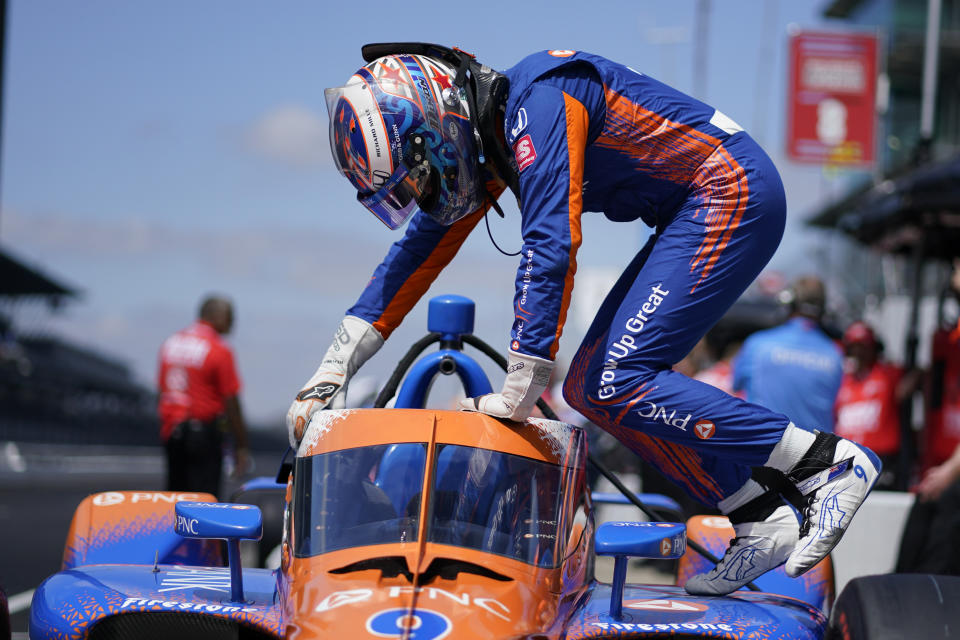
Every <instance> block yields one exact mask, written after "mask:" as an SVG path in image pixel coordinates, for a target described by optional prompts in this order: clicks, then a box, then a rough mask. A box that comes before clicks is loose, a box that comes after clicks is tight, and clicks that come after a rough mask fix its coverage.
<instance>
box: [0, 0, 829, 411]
mask: <svg viewBox="0 0 960 640" xmlns="http://www.w3.org/2000/svg"><path fill="white" fill-rule="evenodd" d="M703 4H707V5H708V6H709V11H708V20H707V29H706V35H705V37H700V36H698V34H697V33H696V28H695V10H696V8H697V7H698V6H702V5H703ZM823 5H824V3H823V2H814V1H809V2H808V1H804V2H794V1H793V0H768V1H766V2H764V1H763V0H724V1H722V2H718V1H716V0H713V2H708V3H703V2H698V1H697V0H673V1H672V2H660V1H653V0H631V1H610V2H600V3H594V4H592V5H590V9H589V10H587V8H586V5H584V4H583V3H582V2H577V3H574V2H567V1H566V0H553V1H550V2H523V3H519V2H503V1H501V0H488V1H485V2H483V3H472V2H471V3H449V2H444V3H439V2H410V3H407V4H402V3H399V2H389V3H387V2H380V1H376V0H368V1H367V2H364V3H360V4H355V3H332V2H319V1H318V2H308V1H305V0H288V1H286V2H282V3H269V2H253V1H252V0H229V1H228V0H207V1H205V2H196V1H194V0H165V1H164V2H152V3H147V2H129V1H128V0H87V1H85V2H67V1H65V0H58V1H54V0H8V11H9V14H8V18H7V51H6V55H7V60H6V84H5V94H4V113H3V118H4V122H3V138H2V165H0V167H2V168H0V171H2V173H0V247H3V248H4V249H6V250H8V251H10V252H11V253H12V254H13V255H15V256H16V257H18V258H19V259H21V260H23V261H24V262H26V263H27V264H29V265H31V266H32V267H34V268H37V269H40V270H41V271H43V272H45V273H47V274H48V275H50V276H52V277H54V279H57V280H59V281H62V282H64V283H65V284H67V285H69V286H72V287H75V288H77V289H79V290H80V291H81V295H80V297H79V298H78V299H77V300H75V301H73V302H71V303H70V304H68V305H66V306H65V307H64V308H62V309H61V310H60V311H59V312H58V314H57V315H56V317H55V318H54V319H52V320H50V321H49V322H48V323H47V324H45V327H44V330H50V331H54V332H56V333H58V334H60V335H63V336H66V337H67V338H69V339H70V340H73V341H76V342H78V343H79V344H81V345H84V346H88V347H91V348H94V349H96V350H97V351H99V352H102V353H105V354H107V355H109V356H110V357H112V358H114V359H116V360H118V361H121V362H123V363H125V364H127V365H129V367H130V368H131V370H132V371H133V374H134V375H135V377H136V378H137V379H138V380H139V381H141V382H142V383H144V384H146V385H153V384H154V376H155V368H156V352H157V348H158V347H159V345H160V343H161V342H162V341H163V339H164V338H165V337H166V336H167V335H169V334H170V333H172V332H174V331H176V330H178V329H180V328H182V327H184V326H186V325H188V324H190V323H191V322H192V320H193V318H194V316H195V313H196V308H197V305H198V302H199V300H200V299H201V298H202V297H203V296H204V295H205V294H207V293H210V292H219V293H223V294H226V295H228V296H229V297H231V298H232V299H233V301H234V304H235V307H236V318H237V322H236V326H235V329H234V332H233V333H232V334H231V336H230V338H229V339H230V342H231V344H232V345H233V347H234V349H235V352H236V356H237V361H238V364H239V368H240V375H241V377H242V379H243V382H244V389H243V392H242V395H241V400H242V403H243V406H244V409H245V412H246V414H247V417H248V419H249V420H250V422H251V423H254V424H257V425H271V426H273V425H279V424H280V423H281V421H282V416H283V415H284V413H285V412H286V409H287V407H288V405H289V402H290V400H291V399H292V397H293V395H294V394H295V393H296V392H297V391H298V390H299V389H300V387H301V386H302V384H303V383H304V382H305V381H306V380H307V378H308V377H309V376H310V375H311V374H312V373H313V371H314V370H315V368H316V366H317V365H318V364H319V361H320V359H321V357H322V355H323V353H324V351H325V350H326V348H327V346H328V345H329V342H330V339H331V337H332V335H333V332H334V330H335V329H336V326H337V323H338V322H339V319H340V318H341V317H342V315H343V313H344V311H345V310H346V309H347V308H348V307H350V305H351V304H352V303H353V302H354V300H355V299H356V298H357V296H358V295H359V294H360V291H361V289H362V287H363V286H364V284H365V283H366V281H367V280H368V279H369V277H370V274H371V273H372V272H373V269H374V268H375V267H376V265H377V263H378V262H379V261H380V259H382V257H383V256H384V255H385V253H386V251H387V248H388V247H389V245H390V243H392V242H393V241H395V240H397V239H398V237H399V233H400V232H391V231H390V230H388V229H387V228H386V227H385V226H383V224H381V223H380V222H379V221H378V220H376V219H375V218H374V217H373V216H372V215H371V214H370V213H368V212H367V211H366V210H365V209H364V208H363V207H362V206H361V205H359V204H358V203H357V202H356V200H355V192H353V191H352V188H351V187H350V185H349V183H348V182H347V181H346V179H344V178H343V177H342V176H340V175H339V174H338V173H337V172H336V169H335V168H334V167H333V163H332V161H331V159H330V152H329V145H328V142H327V114H326V106H325V103H324V99H323V90H324V88H326V87H332V86H339V85H342V84H344V83H345V81H346V80H347V79H348V78H349V77H350V75H351V74H352V73H353V72H354V71H355V70H356V69H357V68H359V67H360V66H361V65H362V64H363V61H362V58H361V57H360V47H361V45H362V44H364V43H367V42H384V41H432V42H439V43H444V44H450V45H455V46H459V47H460V48H462V49H464V50H466V51H470V52H473V53H475V54H476V55H477V56H478V58H479V59H480V60H482V61H483V62H485V63H486V64H488V65H490V66H492V67H494V68H500V69H504V68H507V67H509V66H511V65H513V64H514V63H515V62H517V61H518V60H520V59H521V58H523V57H524V56H525V55H527V54H529V53H532V52H534V51H537V50H542V49H574V50H585V51H590V52H593V53H598V54H601V55H604V56H606V57H608V58H611V59H613V60H616V61H618V62H622V63H625V64H628V65H629V66H631V67H633V68H634V69H636V70H638V71H641V72H643V73H647V74H649V75H651V76H653V77H656V78H657V79H659V80H662V81H664V82H667V83H668V84H671V85H673V86H674V87H676V88H678V89H680V90H681V91H685V92H688V93H692V94H694V95H696V97H698V98H700V99H701V100H704V101H705V102H708V103H710V104H712V105H713V106H715V107H717V108H718V109H720V110H722V111H723V112H724V113H726V114H727V115H728V116H730V117H731V118H733V119H734V120H736V121H737V122H739V123H740V124H741V125H742V126H743V127H744V128H746V129H747V130H748V131H749V132H750V133H751V134H752V135H753V136H754V137H755V138H756V139H757V140H758V141H760V143H761V144H762V145H764V147H765V148H766V149H767V151H768V153H769V154H770V155H771V157H772V158H773V160H774V162H775V163H776V165H777V166H778V168H779V169H780V171H781V174H782V177H783V179H784V183H785V187H786V191H787V203H788V226H787V232H786V235H785V237H784V240H783V242H782V243H781V246H780V248H779V250H778V252H777V254H776V255H775V256H774V258H773V260H772V261H771V264H770V268H771V269H775V270H778V271H780V272H782V273H784V274H786V275H787V276H788V277H789V276H792V275H798V274H799V273H800V272H809V271H813V272H815V271H816V269H817V264H816V260H815V259H814V258H813V257H811V256H815V255H816V249H817V246H818V245H819V244H820V243H822V242H823V239H822V237H820V236H819V235H817V234H813V233H812V232H810V231H808V230H806V229H805V228H804V225H803V221H804V219H805V218H806V217H808V216H809V215H810V214H811V213H812V212H813V211H815V210H816V209H817V207H818V206H820V205H822V204H823V203H825V202H826V201H828V200H829V199H830V198H832V197H836V196H837V195H839V194H840V193H841V191H842V186H841V185H840V184H839V178H837V176H836V175H831V174H827V173H824V172H823V171H822V170H821V169H819V168H818V167H813V166H807V165H799V164H796V163H793V162H791V161H789V160H787V159H786V158H785V157H784V149H785V144H786V143H785V134H784V123H785V114H786V106H785V102H786V69H787V58H786V44H787V33H788V29H789V28H791V25H794V26H797V27H802V28H823V27H827V28H833V27H837V26H842V25H836V24H834V23H832V22H830V21H826V20H825V19H823V18H822V17H821V16H820V11H821V10H822V7H823ZM695 42H705V43H706V45H705V46H706V48H705V55H703V56H700V57H699V58H698V59H699V60H702V61H704V62H703V67H702V68H701V69H700V70H699V73H695V70H694V64H695V47H694V43H695ZM507 200H512V198H504V199H503V201H504V202H503V203H504V204H505V205H506V206H505V209H506V211H507V218H506V219H505V220H501V219H499V218H497V217H496V216H491V228H492V233H493V235H494V236H495V237H496V239H497V241H498V243H499V244H500V245H501V246H502V247H504V248H505V249H506V250H508V251H515V250H516V249H517V248H519V245H520V237H519V213H518V211H517V209H516V206H515V204H513V203H510V202H507ZM583 226H584V229H583V236H584V243H583V247H582V248H581V250H580V253H579V255H578V263H579V265H580V267H579V274H578V278H577V283H576V287H575V289H574V300H573V307H572V312H571V320H570V322H568V325H567V328H566V330H565V334H564V338H563V340H562V342H561V355H560V357H561V360H562V359H563V358H564V357H565V356H566V357H567V358H569V356H572V354H573V352H574V351H575V349H576V346H577V344H578V342H579V339H580V337H581V336H582V334H583V332H584V331H585V329H586V324H587V322H588V321H589V317H590V313H591V311H592V310H594V309H596V305H597V304H598V296H600V295H601V294H602V292H603V290H604V288H605V286H607V283H608V282H609V281H610V279H611V278H612V277H614V276H615V275H616V274H617V273H618V272H619V270H620V269H622V268H623V267H624V266H625V265H626V264H627V263H628V262H629V260H630V258H632V256H633V255H634V254H635V252H636V251H637V250H639V248H640V247H641V246H642V244H643V241H644V240H645V238H646V236H647V234H648V232H649V231H648V230H647V229H646V228H645V227H643V226H642V224H641V223H640V222H639V221H638V222H636V223H633V225H632V226H625V225H623V224H614V223H611V222H608V221H606V220H605V219H603V218H602V216H601V215H599V214H592V215H590V214H588V215H586V216H585V217H584V223H583ZM517 264H518V258H512V257H511V258H508V257H505V256H503V255H501V254H500V253H499V252H498V251H497V250H496V249H495V248H494V247H493V245H492V244H491V242H490V239H489V238H488V237H487V235H486V231H485V230H484V229H483V225H481V226H479V227H477V230H476V232H475V233H474V234H472V236H471V237H470V238H469V239H468V241H467V243H466V244H465V246H464V247H463V249H462V250H461V252H460V255H458V256H457V258H456V259H455V260H454V262H453V263H452V264H451V265H450V267H449V268H448V269H447V270H446V271H445V272H444V273H443V274H441V276H440V277H439V278H438V280H437V281H436V282H435V284H434V285H433V287H432V288H431V290H430V291H429V292H428V293H427V296H425V298H424V300H423V301H422V302H421V304H420V305H418V307H417V308H415V309H414V311H413V312H412V313H411V314H410V316H408V318H407V320H406V321H405V323H404V325H403V326H402V327H401V328H400V329H398V330H397V331H396V332H395V333H394V334H393V337H392V338H391V339H390V340H389V341H388V342H387V343H386V345H385V346H384V348H383V349H382V350H381V352H380V353H379V354H378V355H377V356H375V357H374V358H373V360H371V362H370V363H368V365H367V366H365V367H364V369H363V370H362V371H361V374H363V375H365V376H366V377H367V379H368V380H367V382H368V383H369V384H370V385H371V386H374V385H376V384H382V383H383V382H384V381H385V380H386V378H387V377H388V376H389V374H390V372H391V371H392V369H393V367H394V366H395V364H396V362H397V361H398V360H399V359H400V357H401V356H402V355H403V354H404V353H405V352H406V350H407V348H408V347H409V345H410V344H411V343H412V342H414V341H415V340H417V339H419V338H420V337H422V336H423V335H424V334H425V333H426V306H427V305H426V302H427V300H428V299H429V298H431V297H433V296H435V295H440V294H444V293H457V294H461V295H465V296H468V297H470V298H472V299H474V300H475V301H476V302H477V326H476V334H477V335H479V336H480V337H481V338H483V339H484V340H486V341H487V342H488V343H490V344H492V345H494V346H497V347H502V348H504V349H506V346H507V343H508V339H509V329H510V324H511V322H512V312H511V302H512V297H513V278H514V273H515V269H516V266H517ZM477 274H483V277H477ZM30 329H31V328H30V327H21V330H25V331H29V330H30ZM491 371H492V369H491ZM358 382H359V380H358ZM497 385H499V380H495V381H494V386H497Z"/></svg>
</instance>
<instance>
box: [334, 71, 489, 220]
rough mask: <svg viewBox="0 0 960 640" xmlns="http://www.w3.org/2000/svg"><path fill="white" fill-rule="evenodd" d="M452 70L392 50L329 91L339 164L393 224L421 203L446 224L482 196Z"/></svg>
mask: <svg viewBox="0 0 960 640" xmlns="http://www.w3.org/2000/svg"><path fill="white" fill-rule="evenodd" d="M454 77H455V71H454V69H453V68H452V67H451V66H449V65H448V64H446V63H445V62H442V61H440V60H437V59H435V58H430V57H427V56H421V55H408V54H400V55H391V56H386V57H383V58H378V59H376V60H374V61H373V62H371V63H370V64H368V65H367V66H365V67H362V68H361V69H360V70H359V71H357V72H356V73H355V74H354V75H353V76H352V77H351V78H350V80H349V81H348V82H347V84H346V85H345V86H343V87H339V88H335V89H327V90H326V92H325V93H326V100H327V111H328V112H329V114H330V148H331V150H332V152H333V158H334V162H336V164H337V169H339V171H340V173H342V174H343V175H344V176H346V177H347V179H348V180H350V183H351V184H353V186H354V187H355V188H356V189H357V200H359V201H360V202H361V203H362V204H363V206H365V207H366V208H367V209H369V210H370V211H372V212H373V214H374V215H375V216H377V217H378V218H380V220H382V221H383V223H384V224H386V225H387V226H388V227H390V228H391V229H397V228H399V227H400V226H402V225H403V224H404V223H405V222H406V221H407V220H408V219H409V218H410V216H411V215H412V214H413V213H414V212H415V211H416V210H417V209H418V208H419V209H420V210H422V211H423V212H424V213H426V214H427V215H429V216H430V217H431V218H433V219H434V220H436V221H437V222H439V223H440V224H444V225H449V224H452V223H454V222H456V221H457V220H459V219H460V218H462V217H464V216H465V215H467V214H469V213H471V212H473V211H475V210H476V209H477V208H478V207H480V205H481V204H482V202H483V199H484V195H483V193H484V192H483V190H482V189H481V180H482V177H481V172H480V165H479V161H478V153H477V148H476V142H475V140H474V133H473V132H474V127H473V125H472V124H471V121H470V108H469V105H468V100H467V95H466V92H465V91H464V90H463V89H462V88H459V87H456V86H454V85H453V80H454Z"/></svg>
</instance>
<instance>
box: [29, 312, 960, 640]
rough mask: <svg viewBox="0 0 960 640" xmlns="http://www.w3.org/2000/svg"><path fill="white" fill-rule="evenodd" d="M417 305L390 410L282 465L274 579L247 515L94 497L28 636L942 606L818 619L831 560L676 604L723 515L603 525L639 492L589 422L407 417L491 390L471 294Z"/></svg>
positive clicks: (633, 631)
mask: <svg viewBox="0 0 960 640" xmlns="http://www.w3.org/2000/svg"><path fill="white" fill-rule="evenodd" d="M430 305H431V306H430V312H431V313H430V329H431V331H432V333H431V336H430V340H428V341H421V343H423V344H427V343H429V342H431V341H439V342H440V343H441V349H440V350H438V351H436V352H434V353H432V354H429V355H427V356H424V357H423V358H421V359H420V360H418V361H417V362H416V363H415V364H413V366H412V367H409V365H410V363H411V362H412V357H411V358H405V361H404V363H402V364H403V365H404V366H403V367H401V369H402V371H401V370H400V369H398V371H399V375H395V376H394V379H395V380H394V381H396V380H399V378H400V377H402V375H403V374H404V373H406V377H405V379H404V380H403V384H402V386H401V387H400V389H399V392H398V393H397V394H396V406H395V407H394V408H389V409H387V408H370V409H346V410H336V411H333V410H331V411H323V412H319V413H318V414H317V415H315V416H314V418H313V420H312V421H311V423H310V425H309V427H308V429H307V431H306V433H305V435H304V438H303V440H302V442H301V444H300V446H299V449H298V450H297V451H296V452H295V456H294V458H293V461H292V463H286V462H285V463H283V464H282V465H281V470H280V474H279V476H278V478H279V479H282V483H281V486H279V487H278V488H277V491H280V492H282V494H283V501H284V502H283V504H284V509H283V515H282V529H281V539H280V542H279V549H280V553H279V556H280V558H279V567H278V568H276V569H270V568H259V567H251V566H248V567H242V566H241V555H242V554H241V552H240V541H242V540H255V539H258V538H259V537H260V536H261V532H262V530H263V525H264V523H263V522H262V517H261V511H260V509H259V508H258V507H257V506H256V505H251V504H241V503H220V502H216V501H215V499H214V497H213V496H210V495H207V494H188V493H170V492H136V491H117V492H106V493H99V494H95V495H93V496H89V497H88V498H86V499H85V500H84V501H83V502H82V503H81V504H80V506H79V507H78V508H77V511H76V513H75V515H74V520H73V523H72V525H71V529H70V533H69V535H68V540H67V545H66V550H65V554H64V565H63V570H62V571H60V572H59V573H57V574H55V575H53V576H51V577H50V578H48V579H47V580H45V581H44V582H43V583H42V584H41V585H40V586H39V587H38V588H37V589H36V592H35V595H34V598H33V603H32V606H31V615H30V637H31V638H34V639H37V640H39V639H41V638H91V639H95V640H105V639H111V638H118V639H119V638H130V639H143V638H146V639H152V638H203V639H205V640H207V639H219V638H241V639H247V640H254V639H257V640H259V639H266V638H291V639H294V638H296V639H301V640H306V639H308V638H410V639H416V640H438V639H441V638H465V639H467V638H485V639H486V638H516V639H520V638H526V639H529V640H533V639H547V638H550V639H560V638H566V639H570V640H573V639H576V638H649V637H661V636H671V637H680V638H822V637H824V636H825V635H829V636H831V637H854V638H870V637H891V636H878V635H871V634H872V633H873V632H874V630H876V628H877V624H875V623H877V622H878V623H879V624H880V627H879V629H880V630H881V631H883V632H887V631H889V630H890V629H891V628H894V629H901V628H903V625H905V624H926V622H924V620H926V621H932V622H934V623H936V621H937V616H938V615H941V614H938V613H937V612H938V611H939V610H938V609H936V606H935V603H934V602H933V601H932V600H927V602H926V604H925V605H924V606H923V607H918V606H914V607H913V608H914V609H916V610H915V611H913V612H909V615H907V613H904V614H903V615H902V616H900V619H898V620H896V621H894V622H885V620H887V617H889V615H890V613H891V612H890V611H889V609H890V608H891V607H893V608H895V607H894V606H893V605H889V604H888V605H887V610H882V609H881V608H880V607H879V606H878V603H879V602H881V601H882V600H883V599H884V598H887V597H888V596H889V595H890V592H891V590H895V589H897V588H899V587H898V586H897V585H894V584H892V583H890V581H889V580H888V579H892V578H896V577H895V576H879V577H877V579H878V580H879V581H880V582H877V581H876V580H874V581H870V579H866V580H868V582H867V583H862V585H861V587H862V588H859V589H858V590H857V592H856V593H855V594H854V595H852V596H850V598H849V602H848V604H847V605H845V606H841V605H842V604H843V597H841V599H840V605H838V606H837V607H836V608H835V609H834V611H833V618H832V621H831V622H830V624H828V617H827V616H828V614H829V610H830V607H831V604H832V600H833V591H832V572H831V569H830V564H829V560H825V561H824V563H823V564H822V565H820V566H818V567H817V568H815V569H814V570H813V571H811V572H809V573H808V574H806V575H805V576H802V577H801V578H799V579H790V578H787V577H786V576H785V574H782V571H781V572H780V573H779V574H778V573H777V572H776V571H774V572H770V573H769V574H767V575H765V576H763V577H762V578H761V579H759V580H757V585H752V586H754V589H760V588H762V589H763V591H753V590H742V591H738V592H736V593H734V594H731V595H729V596H725V597H711V598H705V597H695V596H690V595H688V594H687V593H686V592H685V591H684V590H683V588H682V581H683V580H685V579H686V577H689V575H692V574H693V573H695V572H698V571H700V570H701V569H702V567H701V565H702V563H705V562H709V560H705V559H703V558H700V557H699V555H697V554H698V553H703V554H705V555H706V556H707V557H712V553H713V554H715V553H722V550H723V549H724V548H725V547H726V545H727V542H728V541H729V539H730V537H732V535H733V530H732V528H731V527H730V526H729V522H727V521H726V520H725V519H724V518H719V517H703V516H699V517H696V518H694V519H693V520H691V521H690V522H689V523H684V522H668V521H662V520H658V519H656V512H655V511H651V510H650V509H647V510H648V511H651V513H652V514H653V515H654V519H646V520H642V521H630V522H626V521H618V522H606V523H602V524H600V525H599V526H597V525H596V523H595V509H594V506H595V503H596V501H597V500H599V501H601V502H606V501H614V500H618V499H619V500H621V501H629V502H637V501H638V498H637V496H636V495H634V494H632V493H629V492H627V493H625V494H624V496H623V498H614V497H610V496H596V498H597V500H595V496H594V495H593V494H591V492H590V489H589V486H588V478H587V465H588V461H589V460H590V456H589V453H588V451H587V443H586V437H585V434H584V432H583V430H581V429H580V428H578V427H574V426H571V425H569V424H565V423H563V422H560V421H557V420H551V419H546V418H531V419H529V420H528V421H527V422H525V423H522V424H519V423H510V422H504V421H500V420H497V419H495V418H491V417H489V416H486V415H483V414H479V413H469V412H454V411H443V410H433V409H423V408H414V407H422V406H423V401H424V399H425V395H426V392H427V390H428V389H429V385H430V382H431V380H432V379H433V377H434V376H435V375H436V374H438V373H455V374H457V375H459V376H460V378H461V380H462V381H463V382H464V386H465V388H466V391H467V393H468V394H469V395H479V394H482V393H488V392H490V384H489V382H488V381H487V378H486V375H485V374H484V373H483V371H482V369H481V368H480V366H479V365H478V364H477V363H476V361H474V360H473V359H472V358H470V357H469V356H467V355H466V354H465V353H463V351H462V350H461V347H462V344H463V343H464V342H467V343H471V344H472V343H474V341H475V339H473V340H471V339H469V338H472V336H471V335H470V334H471V331H472V323H473V305H472V302H470V301H469V300H467V299H465V298H461V297H458V296H444V297H441V298H435V299H434V300H432V301H431V303H430ZM468 337H469V338H468ZM421 346H422V345H421ZM408 367H409V372H407V371H406V370H407V368H408ZM384 391H385V392H386V394H381V396H384V395H386V396H392V395H393V389H391V384H390V383H388V388H387V389H385V390H384ZM379 403H380V401H379V400H378V404H379ZM591 463H592V464H597V465H598V466H599V468H601V470H602V471H605V470H603V468H602V465H600V463H598V462H596V461H593V462H591ZM652 502H653V503H654V504H659V505H661V506H667V507H670V504H669V503H670V501H669V500H667V499H662V498H660V499H658V498H656V497H653V498H652ZM688 527H689V529H688ZM688 535H689V536H690V538H689V539H688ZM688 543H689V544H688ZM694 547H695V548H697V549H699V550H700V551H699V552H695V551H694V550H693V548H694ZM711 552H712V553H711ZM597 556H611V557H612V558H613V559H614V571H613V580H612V581H611V583H609V584H608V583H602V582H599V581H598V580H597V579H596V578H595V576H594V564H595V560H596V557H597ZM630 557H641V558H657V559H663V558H679V566H680V569H679V580H680V584H678V585H638V584H629V583H627V582H626V575H627V565H628V558H630ZM913 577H916V578H922V579H927V580H928V581H929V580H931V579H932V580H933V582H932V584H934V585H935V586H937V588H939V589H942V590H943V593H946V594H948V596H949V595H951V594H952V595H953V596H954V597H956V596H957V595H958V594H960V586H958V585H957V584H956V583H952V584H951V583H949V582H946V581H942V580H941V581H938V580H937V579H933V578H932V577H930V576H910V578H913ZM861 580H864V579H861ZM855 583H857V581H854V582H853V583H851V584H855ZM914 586H915V587H918V588H920V587H921V586H922V585H920V583H919V582H918V583H917V584H916V585H914ZM926 589H927V591H926V592H923V593H930V592H931V591H930V587H929V586H928V587H926ZM951 590H952V591H951ZM845 593H846V592H845ZM907 601H909V602H910V603H913V604H914V605H915V604H916V601H915V599H914V600H911V599H910V598H906V599H905V600H904V602H907ZM943 608H944V607H943V606H941V609H943ZM885 616H887V617H885ZM941 617H942V616H941ZM871 618H873V620H872V621H871ZM918 620H919V621H920V622H917V621H918ZM891 624H892V625H896V626H894V627H891V626H890V625H891ZM871 625H872V626H871ZM918 628H927V627H926V626H923V627H918ZM941 629H942V627H941ZM897 637H899V636H897ZM903 637H927V636H922V635H916V636H911V635H905V636H903Z"/></svg>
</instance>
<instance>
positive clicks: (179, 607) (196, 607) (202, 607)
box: [120, 598, 260, 613]
mask: <svg viewBox="0 0 960 640" xmlns="http://www.w3.org/2000/svg"><path fill="white" fill-rule="evenodd" d="M158 607H159V608H160V609H168V610H171V611H206V612H208V613H238V612H239V613H256V612H258V611H260V609H258V608H257V607H235V606H230V605H224V604H210V603H205V602H176V601H172V600H148V599H146V598H127V599H126V600H124V601H123V604H122V605H120V609H121V610H124V609H156V608H158Z"/></svg>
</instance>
